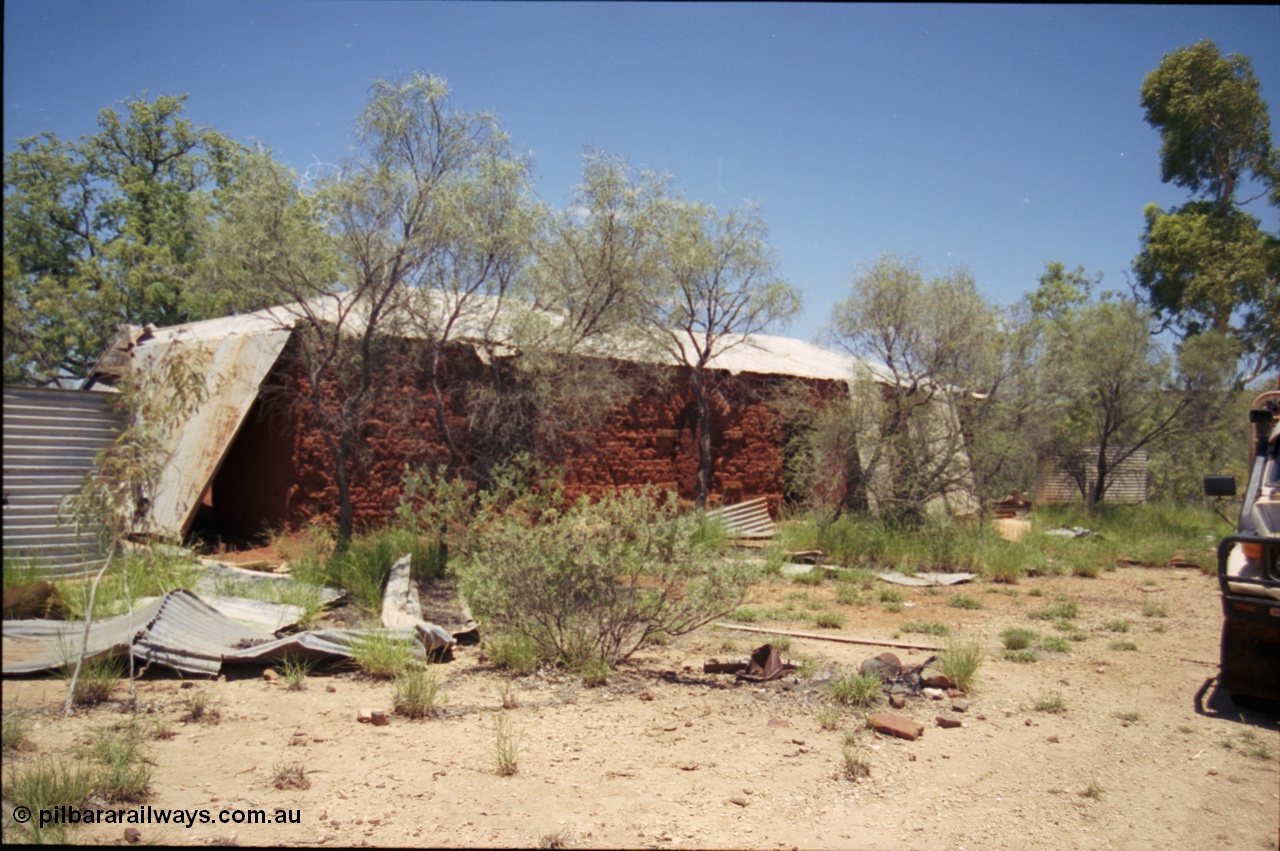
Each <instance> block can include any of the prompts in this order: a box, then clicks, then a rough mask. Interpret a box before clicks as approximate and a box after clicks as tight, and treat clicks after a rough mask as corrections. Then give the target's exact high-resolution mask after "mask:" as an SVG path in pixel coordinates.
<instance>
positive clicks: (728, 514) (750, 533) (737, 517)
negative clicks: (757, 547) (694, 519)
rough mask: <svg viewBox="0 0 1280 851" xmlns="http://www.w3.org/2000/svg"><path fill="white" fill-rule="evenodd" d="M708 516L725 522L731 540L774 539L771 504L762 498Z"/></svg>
mask: <svg viewBox="0 0 1280 851" xmlns="http://www.w3.org/2000/svg"><path fill="white" fill-rule="evenodd" d="M707 516H708V517H712V518H715V519H718V520H720V521H721V522H723V523H724V525H725V531H726V532H727V533H728V535H729V537H730V538H747V539H755V540H761V539H765V538H772V537H773V532H774V525H773V518H772V517H770V516H769V502H768V500H766V499H765V498H764V497H762V496H761V497H756V498H755V499H749V500H747V501H746V502H740V503H738V504H737V505H728V506H725V507H724V508H717V509H715V510H714V511H708V512H707Z"/></svg>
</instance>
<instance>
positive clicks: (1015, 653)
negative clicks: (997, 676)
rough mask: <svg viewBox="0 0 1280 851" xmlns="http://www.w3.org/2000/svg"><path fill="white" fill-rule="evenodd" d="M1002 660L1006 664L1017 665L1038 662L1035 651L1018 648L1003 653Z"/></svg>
mask: <svg viewBox="0 0 1280 851" xmlns="http://www.w3.org/2000/svg"><path fill="white" fill-rule="evenodd" d="M1004 658H1005V660H1006V661H1008V662H1016V663H1018V664H1019V665H1029V664H1031V663H1033V662H1036V661H1038V660H1039V658H1040V657H1039V656H1037V655H1036V651H1034V650H1032V649H1030V648H1025V647H1024V648H1019V649H1017V650H1006V651H1004Z"/></svg>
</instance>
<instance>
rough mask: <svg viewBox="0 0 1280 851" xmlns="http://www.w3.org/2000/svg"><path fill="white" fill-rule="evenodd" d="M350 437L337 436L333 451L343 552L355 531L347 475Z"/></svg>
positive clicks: (339, 550)
mask: <svg viewBox="0 0 1280 851" xmlns="http://www.w3.org/2000/svg"><path fill="white" fill-rule="evenodd" d="M349 440H350V438H348V437H347V435H345V434H343V435H341V436H340V437H339V438H338V445H337V451H336V452H335V453H334V472H333V483H334V485H336V486H337V488H338V540H337V550H338V552H345V551H346V549H347V547H348V546H349V545H350V544H351V535H352V533H353V532H354V531H355V509H354V508H353V507H352V505H351V480H350V478H349V477H348V476H347V444H348V441H349Z"/></svg>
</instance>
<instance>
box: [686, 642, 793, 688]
mask: <svg viewBox="0 0 1280 851" xmlns="http://www.w3.org/2000/svg"><path fill="white" fill-rule="evenodd" d="M795 669H796V665H795V664H794V663H793V662H789V661H784V660H783V658H782V655H781V654H780V653H778V648H776V647H774V646H773V645H772V644H763V645H761V646H760V647H757V648H756V649H755V650H753V651H751V656H750V658H748V659H739V660H736V661H732V662H721V661H720V660H718V659H708V660H707V661H706V662H704V663H703V665H702V672H703V673H704V674H734V675H736V676H737V677H738V679H740V680H750V681H751V682H755V683H767V682H769V681H770V680H776V679H779V678H781V677H782V676H783V675H784V674H786V673H787V672H788V671H794V670H795Z"/></svg>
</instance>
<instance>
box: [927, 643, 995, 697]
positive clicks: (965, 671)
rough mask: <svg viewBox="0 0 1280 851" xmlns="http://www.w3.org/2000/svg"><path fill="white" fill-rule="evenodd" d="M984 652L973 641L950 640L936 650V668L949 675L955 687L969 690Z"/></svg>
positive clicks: (975, 679) (975, 678) (975, 680)
mask: <svg viewBox="0 0 1280 851" xmlns="http://www.w3.org/2000/svg"><path fill="white" fill-rule="evenodd" d="M984 656H985V654H984V653H983V652H982V648H981V647H980V646H979V645H978V644H977V643H974V642H957V641H951V642H948V643H947V646H946V647H944V648H942V649H941V650H940V651H938V661H937V663H936V664H937V666H938V670H939V671H941V672H942V673H944V674H946V675H947V676H948V677H950V678H951V679H952V680H953V681H954V682H955V684H956V688H958V689H962V690H964V691H969V690H970V689H971V688H972V687H973V685H974V683H975V682H977V678H978V669H979V668H981V667H982V660H983V658H984Z"/></svg>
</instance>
